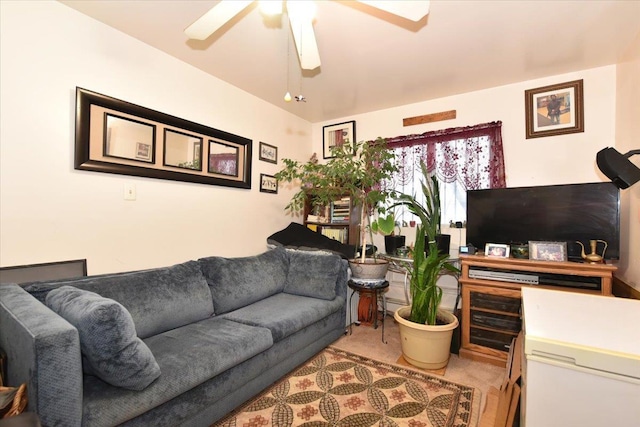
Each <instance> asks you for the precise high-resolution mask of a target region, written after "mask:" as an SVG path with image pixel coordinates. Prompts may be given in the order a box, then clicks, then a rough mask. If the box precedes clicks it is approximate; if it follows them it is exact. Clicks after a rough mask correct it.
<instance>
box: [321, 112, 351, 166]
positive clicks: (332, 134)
mask: <svg viewBox="0 0 640 427" xmlns="http://www.w3.org/2000/svg"><path fill="white" fill-rule="evenodd" d="M344 144H350V145H351V147H352V149H353V154H356V121H355V120H351V121H348V122H343V123H336V124H335V125H327V126H322V157H323V158H325V159H332V158H334V157H335V156H334V155H333V153H332V149H333V148H334V147H338V146H342V145H344Z"/></svg>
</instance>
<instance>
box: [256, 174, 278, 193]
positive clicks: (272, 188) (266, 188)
mask: <svg viewBox="0 0 640 427" xmlns="http://www.w3.org/2000/svg"><path fill="white" fill-rule="evenodd" d="M260 191H261V192H263V193H273V194H277V193H278V180H277V179H276V177H275V176H272V175H266V174H264V173H261V174H260Z"/></svg>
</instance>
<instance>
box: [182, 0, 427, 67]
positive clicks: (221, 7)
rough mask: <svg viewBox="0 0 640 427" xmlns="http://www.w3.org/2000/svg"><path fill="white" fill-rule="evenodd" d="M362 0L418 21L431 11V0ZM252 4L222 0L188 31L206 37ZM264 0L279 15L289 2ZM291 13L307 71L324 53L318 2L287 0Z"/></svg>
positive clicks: (296, 42)
mask: <svg viewBox="0 0 640 427" xmlns="http://www.w3.org/2000/svg"><path fill="white" fill-rule="evenodd" d="M359 2H360V3H364V4H366V5H369V6H371V7H374V8H376V9H380V10H382V11H385V12H388V13H391V14H393V15H397V16H400V17H402V18H405V19H408V20H411V21H414V22H417V21H419V20H421V19H422V18H424V17H425V16H426V15H427V14H428V13H429V1H364V0H359ZM251 3H253V0H249V1H241V0H221V1H220V2H219V3H218V4H216V5H215V6H214V7H212V8H211V9H210V10H209V11H208V12H207V13H205V14H204V15H202V16H201V17H200V18H198V19H197V20H196V21H195V22H194V23H193V24H191V25H189V26H188V27H187V28H186V29H185V30H184V32H185V34H186V35H187V37H189V38H190V39H196V40H205V39H206V38H208V37H209V36H210V35H211V34H213V33H215V32H216V31H218V30H219V29H220V28H221V27H222V26H223V25H224V24H226V23H227V22H228V21H230V20H231V19H232V18H233V17H234V16H236V15H237V14H238V13H240V12H242V11H243V10H244V9H245V8H247V7H248V6H249V5H250V4H251ZM260 3H261V8H262V10H263V12H264V13H271V14H273V15H277V14H281V13H282V10H283V4H284V3H285V1H274V0H268V1H264V0H261V1H260ZM263 6H264V7H263ZM269 11H271V12H269ZM287 14H288V15H289V23H290V24H291V32H292V33H293V39H294V40H295V44H296V49H297V51H298V57H299V58H300V66H301V67H302V69H304V70H313V69H315V68H317V67H319V66H320V53H319V52H318V45H317V43H316V36H315V33H314V32H313V19H314V14H315V4H314V3H313V2H312V1H310V0H290V1H289V2H287Z"/></svg>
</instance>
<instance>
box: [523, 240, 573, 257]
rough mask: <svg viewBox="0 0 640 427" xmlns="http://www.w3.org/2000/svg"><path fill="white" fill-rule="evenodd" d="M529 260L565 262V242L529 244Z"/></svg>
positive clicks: (536, 242)
mask: <svg viewBox="0 0 640 427" xmlns="http://www.w3.org/2000/svg"><path fill="white" fill-rule="evenodd" d="M529 259H533V260H536V261H567V242H544V241H530V242H529Z"/></svg>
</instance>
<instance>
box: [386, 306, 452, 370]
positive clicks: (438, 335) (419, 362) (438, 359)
mask: <svg viewBox="0 0 640 427" xmlns="http://www.w3.org/2000/svg"><path fill="white" fill-rule="evenodd" d="M410 313H411V307H409V306H405V307H400V308H399V309H397V310H396V311H395V313H394V314H393V317H394V319H395V320H396V322H398V327H399V329H400V342H401V344H402V355H403V356H404V359H405V360H406V361H407V362H408V363H410V364H412V365H413V366H417V367H419V368H424V369H440V368H443V367H445V366H447V363H448V362H449V355H450V353H451V351H450V349H451V338H452V336H453V331H454V330H455V329H456V328H457V327H458V318H457V317H456V316H454V315H453V314H452V313H449V312H448V311H445V310H438V317H439V318H441V319H445V320H446V321H447V322H448V323H447V324H446V325H421V324H419V323H414V322H410V321H409V320H407V318H408V317H409V314H410Z"/></svg>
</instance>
